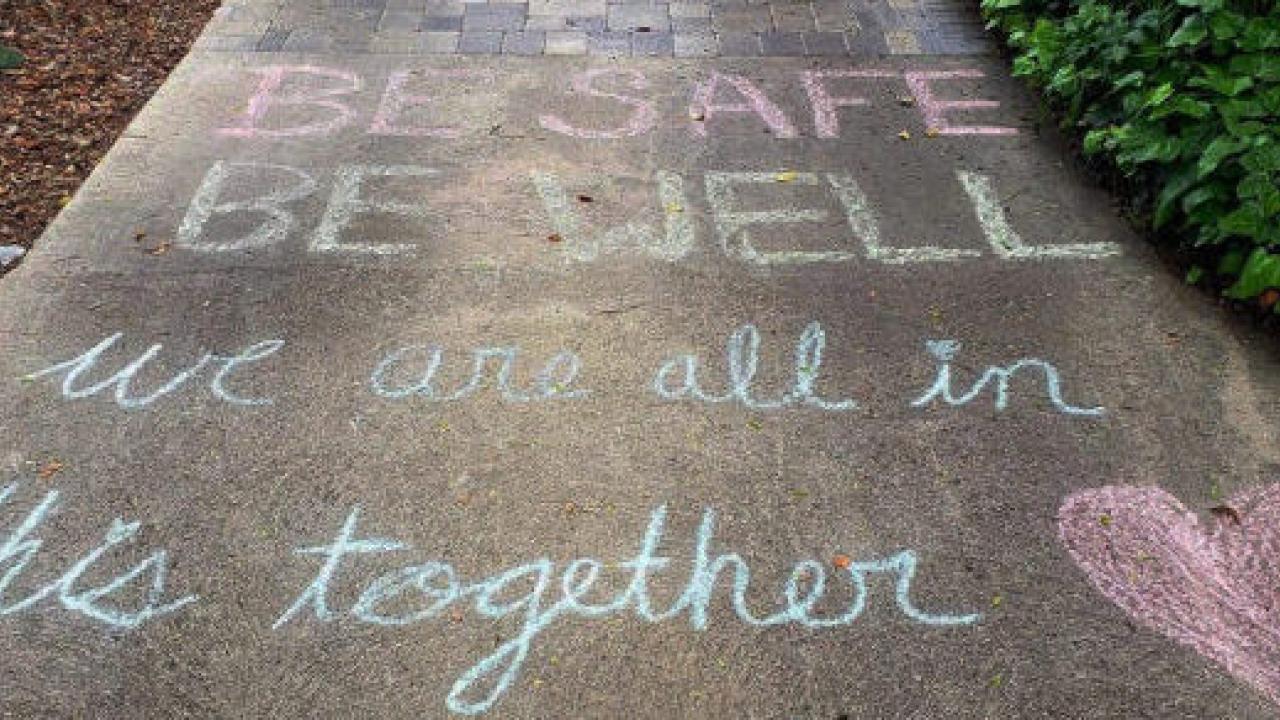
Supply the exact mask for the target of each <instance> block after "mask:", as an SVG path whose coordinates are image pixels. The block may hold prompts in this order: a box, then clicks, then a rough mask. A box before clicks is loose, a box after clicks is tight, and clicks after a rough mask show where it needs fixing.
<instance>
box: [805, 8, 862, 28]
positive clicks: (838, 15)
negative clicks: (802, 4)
mask: <svg viewBox="0 0 1280 720" xmlns="http://www.w3.org/2000/svg"><path fill="white" fill-rule="evenodd" d="M810 7H812V8H813V16H814V18H815V19H816V20H817V23H818V30H831V31H846V30H853V29H856V28H857V27H858V22H857V20H855V19H854V16H853V13H851V12H849V6H848V5H846V4H845V2H844V0H814V2H813V3H812V4H811V5H810Z"/></svg>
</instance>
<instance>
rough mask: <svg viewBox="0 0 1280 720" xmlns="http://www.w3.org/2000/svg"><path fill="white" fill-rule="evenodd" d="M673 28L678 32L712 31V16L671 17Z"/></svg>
mask: <svg viewBox="0 0 1280 720" xmlns="http://www.w3.org/2000/svg"><path fill="white" fill-rule="evenodd" d="M671 29H672V30H674V31H675V32H678V33H684V34H690V33H710V32H711V18H709V17H678V18H671Z"/></svg>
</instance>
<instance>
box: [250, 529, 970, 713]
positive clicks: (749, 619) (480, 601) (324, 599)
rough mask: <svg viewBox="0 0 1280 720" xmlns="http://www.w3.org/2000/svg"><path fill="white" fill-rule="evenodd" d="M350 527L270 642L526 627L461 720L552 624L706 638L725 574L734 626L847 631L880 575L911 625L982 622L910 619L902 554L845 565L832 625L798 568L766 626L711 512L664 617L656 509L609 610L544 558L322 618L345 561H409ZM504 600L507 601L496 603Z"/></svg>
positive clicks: (455, 691)
mask: <svg viewBox="0 0 1280 720" xmlns="http://www.w3.org/2000/svg"><path fill="white" fill-rule="evenodd" d="M359 516H360V508H359V507H356V508H353V509H352V510H351V512H350V513H349V514H348V515H347V519H346V521H345V522H344V523H343V525H342V528H341V529H340V530H339V531H338V535H337V537H336V538H334V540H333V542H331V543H330V544H328V545H321V546H315V547H304V548H299V549H297V550H296V551H295V552H296V553H297V554H299V555H315V556H319V557H320V558H322V563H321V566H320V569H319V571H318V572H317V573H316V575H315V576H314V578H313V579H312V581H311V582H310V583H309V584H308V585H307V587H306V588H305V589H304V590H303V591H302V592H301V593H300V594H299V595H298V596H297V597H296V599H295V600H294V601H293V602H292V603H291V604H290V605H289V607H288V608H287V609H286V610H285V611H284V612H283V613H281V615H280V616H279V618H277V619H276V621H275V624H274V625H273V626H272V627H273V629H276V630H279V629H280V628H282V627H284V626H285V625H287V624H288V623H289V622H291V621H293V620H294V619H295V618H298V617H299V616H301V615H303V614H309V616H310V617H312V618H313V619H314V620H316V621H318V622H333V621H336V620H339V619H350V620H354V621H357V622H362V623H369V624H373V625H383V626H405V625H410V624H413V623H418V622H422V621H425V620H430V619H432V618H434V617H437V616H439V615H440V613H441V612H443V611H444V610H445V609H446V608H448V607H449V606H450V605H453V604H455V603H459V602H467V603H470V605H471V608H472V610H473V611H474V612H475V613H476V614H477V615H479V616H480V617H484V618H490V619H494V620H499V619H502V618H505V617H507V616H511V615H515V616H518V617H521V618H522V620H523V627H522V628H521V630H520V632H519V633H518V634H517V635H516V636H515V637H513V638H511V639H509V640H506V641H505V642H503V643H501V644H500V645H498V646H497V647H495V648H494V650H493V652H492V653H490V654H489V655H487V656H485V657H484V658H483V659H481V660H480V661H479V662H477V663H476V664H475V665H472V666H471V667H470V668H468V669H467V670H466V671H465V672H464V673H463V674H462V675H461V676H459V677H458V679H457V680H456V681H455V682H454V684H453V687H452V689H451V690H450V691H449V694H448V697H447V699H446V706H447V707H448V708H449V710H451V711H453V712H455V713H460V714H465V715H474V714H479V713H483V712H486V711H487V710H489V709H490V708H492V707H493V705H494V704H495V703H496V702H497V701H498V700H499V699H501V697H502V696H503V694H504V693H506V692H507V690H508V689H509V688H510V686H511V684H512V683H513V682H514V681H515V680H516V678H517V677H518V676H519V674H520V670H521V669H522V667H523V665H524V663H525V661H526V659H527V658H528V656H529V653H530V651H531V648H532V645H533V643H534V640H535V639H536V638H537V637H538V635H539V634H541V633H542V632H543V631H544V630H546V629H547V628H548V627H549V626H550V625H551V624H552V623H553V622H554V621H555V620H556V619H558V618H561V617H569V616H575V615H576V616H577V617H579V618H583V619H589V618H606V617H609V616H614V615H620V614H623V613H627V612H628V611H630V612H632V613H634V615H635V616H636V617H638V618H640V619H641V620H643V621H645V622H648V623H659V622H665V621H668V620H672V619H675V618H677V617H678V616H680V615H681V614H682V613H687V615H688V619H689V626H690V628H692V629H693V630H695V631H702V630H705V629H706V628H707V627H708V626H709V624H710V621H711V616H710V613H709V609H710V605H711V601H712V596H713V594H714V593H715V590H716V586H717V583H718V582H719V580H720V577H721V574H722V573H724V572H726V571H727V572H728V573H729V577H730V588H731V596H732V604H733V611H734V614H735V616H736V617H737V619H738V620H739V621H740V622H742V623H744V624H746V625H749V626H752V627H772V626H779V625H796V626H799V627H802V628H806V629H810V630H821V629H831V628H839V627H844V626H847V625H849V624H851V623H853V622H854V621H855V620H857V619H858V618H859V617H860V616H861V615H862V614H863V612H864V611H865V610H866V607H867V596H868V594H869V593H868V586H867V582H868V578H870V577H871V576H875V575H882V574H883V575H889V576H891V577H892V578H893V582H894V601H895V603H896V605H897V608H898V610H899V612H901V613H902V615H903V616H904V617H905V618H906V619H907V620H909V621H911V622H914V623H919V624H922V625H929V626H940V627H945V626H964V625H972V624H974V623H976V622H978V621H979V620H980V619H981V617H982V616H981V615H979V614H976V613H973V614H961V615H951V614H942V613H933V612H928V611H925V610H922V609H920V608H918V607H916V605H915V603H914V602H913V601H912V600H911V588H912V582H913V581H914V579H915V575H916V570H917V567H918V565H919V559H918V557H917V555H916V554H915V553H914V552H912V551H910V550H903V551H899V552H897V553H895V554H893V555H890V556H888V557H885V558H881V559H876V560H868V561H860V562H850V563H848V564H847V565H845V566H843V567H842V568H840V573H841V575H844V574H847V577H848V583H849V585H850V587H851V590H852V597H851V599H850V601H849V604H848V605H847V607H845V608H844V610H843V612H840V613H839V614H834V615H830V616H821V615H818V614H817V613H816V611H815V608H816V607H817V605H818V604H819V602H821V601H822V600H823V598H824V597H825V596H826V595H827V591H828V587H827V570H826V567H825V566H824V565H823V564H822V563H820V562H818V561H816V560H802V561H800V562H797V563H796V564H795V566H794V568H793V569H792V572H791V575H790V577H789V578H788V580H787V582H786V584H785V586H784V587H783V590H782V598H783V599H784V601H785V607H783V608H782V609H780V610H778V611H776V612H773V613H771V614H765V615H759V614H757V613H756V612H755V611H753V610H752V609H751V607H750V603H749V602H748V598H747V595H748V589H749V587H750V584H751V568H750V566H749V565H748V563H747V561H746V560H745V559H743V558H742V557H741V556H740V555H737V554H735V553H725V554H713V552H712V548H711V544H712V539H713V537H714V534H715V522H716V513H715V511H714V510H711V509H707V510H705V511H704V512H703V515H702V522H701V524H700V525H699V526H698V530H697V535H696V538H695V543H694V551H693V557H692V559H691V562H690V572H689V576H688V581H687V584H686V585H685V588H684V591H683V592H682V593H681V594H680V596H679V597H678V598H677V599H676V600H675V601H674V602H673V603H672V604H671V605H670V606H669V607H666V608H663V609H660V610H659V609H655V608H654V602H653V600H652V599H651V598H650V596H649V585H650V583H651V582H652V580H653V578H654V576H656V575H657V574H658V573H660V572H661V571H663V570H664V569H665V568H667V566H668V565H670V564H671V558H668V557H661V556H659V555H658V554H657V553H658V547H659V544H660V543H661V542H662V536H663V532H664V526H665V523H666V516H667V510H666V507H665V506H659V507H657V508H655V509H654V510H653V511H652V513H651V514H650V517H649V525H648V528H647V529H646V531H645V536H644V540H643V542H642V543H641V547H640V551H639V552H638V553H637V554H636V556H635V557H634V558H633V559H631V560H627V561H624V562H621V563H618V565H617V566H618V567H619V568H621V569H622V570H623V571H624V572H626V573H629V574H630V580H629V581H628V582H627V583H626V587H625V589H623V590H621V591H620V592H618V594H617V595H616V596H615V597H613V598H612V599H611V600H608V601H607V602H603V603H601V602H593V601H591V600H589V599H588V596H590V595H595V596H599V594H600V591H599V590H598V589H597V588H596V587H595V586H596V582H597V581H598V580H599V579H600V575H601V573H602V571H603V570H604V569H605V567H606V565H605V563H604V562H602V561H600V560H597V559H595V558H591V557H581V558H577V559H575V560H572V561H570V562H569V563H567V564H565V565H564V567H563V569H562V570H560V572H559V583H558V588H557V587H556V585H557V584H556V583H555V575H556V570H557V567H556V564H555V563H554V562H553V561H552V560H551V559H550V558H547V557H542V558H538V559H536V560H533V561H531V562H529V563H526V564H524V565H520V566H517V567H514V568H511V569H510V570H506V571H503V572H501V573H498V574H496V575H493V576H491V577H489V578H485V579H483V580H480V581H477V582H474V583H469V582H466V581H464V580H463V579H461V578H460V577H459V574H458V572H457V571H456V570H455V569H454V568H453V567H452V566H451V565H449V564H447V563H443V562H438V561H432V562H427V563H423V564H417V565H412V566H408V567H405V568H402V569H400V570H396V571H394V572H392V573H390V574H387V575H383V576H381V577H379V578H377V579H375V580H373V581H372V582H370V583H368V584H367V585H365V586H364V589H363V591H362V592H361V594H360V596H359V599H357V600H356V601H355V603H354V604H353V605H352V606H351V607H350V609H348V610H346V611H341V610H338V609H335V608H333V607H332V606H331V602H330V600H329V594H330V589H331V586H332V585H333V583H334V582H335V579H336V578H337V576H338V570H339V568H340V566H342V565H343V563H344V562H345V561H348V560H349V557H348V556H355V555H371V554H378V553H387V552H393V551H402V550H408V549H410V546H409V545H408V544H407V543H404V542H401V541H399V540H394V539H388V538H359V537H357V536H356V527H357V523H358V520H359ZM521 587H527V588H528V590H527V591H526V592H525V593H524V594H523V595H520V596H518V597H516V596H514V595H515V593H514V591H513V588H521ZM557 590H558V592H559V598H558V599H556V600H555V601H554V602H551V596H552V594H554V593H556V592H557ZM593 591H594V592H593ZM406 596H407V597H408V599H410V600H417V599H418V598H420V602H421V605H419V606H417V608H416V609H414V610H412V611H407V612H402V613H401V614H395V615H392V614H388V611H386V610H383V609H381V608H382V606H385V605H390V604H391V603H392V601H396V600H404V599H405V598H406ZM503 597H506V598H509V599H508V600H506V601H503V600H500V599H499V598H503Z"/></svg>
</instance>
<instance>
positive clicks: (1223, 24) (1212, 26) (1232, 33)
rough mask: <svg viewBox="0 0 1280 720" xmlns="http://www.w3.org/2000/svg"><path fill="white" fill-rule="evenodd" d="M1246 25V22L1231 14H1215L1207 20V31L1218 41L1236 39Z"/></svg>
mask: <svg viewBox="0 0 1280 720" xmlns="http://www.w3.org/2000/svg"><path fill="white" fill-rule="evenodd" d="M1247 25H1248V21H1247V20H1245V19H1244V18H1243V17H1241V16H1240V15H1237V14H1236V13H1233V12H1215V13H1214V14H1213V16H1212V17H1210V18H1209V30H1210V31H1212V32H1213V36H1214V37H1215V38H1217V39H1219V40H1230V39H1232V38H1234V37H1236V36H1237V35H1239V34H1240V32H1241V31H1242V30H1244V28H1245V27H1246V26H1247Z"/></svg>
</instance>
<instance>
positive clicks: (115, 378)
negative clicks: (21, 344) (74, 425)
mask: <svg viewBox="0 0 1280 720" xmlns="http://www.w3.org/2000/svg"><path fill="white" fill-rule="evenodd" d="M123 335H124V333H116V334H115V335H112V336H111V337H109V338H107V339H105V340H103V341H102V342H100V343H98V344H97V345H94V346H93V347H92V348H90V349H88V350H86V351H85V352H84V354H82V355H81V356H80V357H77V358H72V359H71V360H67V361H66V362H61V363H58V364H57V365H52V366H50V367H47V368H45V369H44V370H40V371H38V372H34V373H31V374H30V375H27V376H26V377H25V378H23V379H25V380H35V379H37V378H42V377H45V376H46V375H57V374H58V373H66V374H65V375H64V376H63V378H62V396H63V397H64V398H67V399H68V400H78V399H80V398H86V397H92V396H94V395H97V394H98V393H100V392H102V391H103V390H106V389H107V388H110V387H112V386H115V400H116V404H117V405H119V406H120V407H122V408H126V409H130V410H132V409H136V408H141V407H146V406H147V405H149V404H151V403H152V402H154V401H155V400H157V399H159V398H160V397H163V396H164V395H167V394H169V393H171V392H173V391H174V390H176V389H178V388H179V387H181V386H182V384H183V383H185V382H186V381H187V380H189V379H190V378H191V376H192V375H195V374H196V373H198V372H200V370H201V369H202V368H204V366H205V365H206V364H208V362H209V361H210V360H211V359H212V358H213V356H212V355H210V354H208V353H206V354H205V355H203V356H202V357H201V358H200V360H199V361H197V362H196V364H195V365H192V366H191V367H189V368H187V369H185V370H183V371H181V372H179V373H178V374H177V375H174V376H173V378H171V379H170V380H169V382H167V383H165V384H164V385H161V386H160V387H159V388H157V389H156V390H155V391H154V392H152V393H151V394H150V395H143V396H141V397H131V396H130V394H129V384H130V383H131V382H132V381H133V377H134V376H135V375H137V374H138V372H139V371H140V370H142V368H144V367H146V364H147V363H148V362H150V361H151V360H152V359H153V358H154V357H155V356H156V355H157V354H158V353H159V352H160V348H161V346H160V345H158V344H157V345H152V346H151V347H150V348H149V349H148V350H147V351H146V352H145V353H143V354H142V355H140V356H139V357H138V358H137V359H136V360H134V361H133V362H131V363H129V364H128V365H125V366H124V367H123V368H121V369H120V370H118V371H117V372H116V374H114V375H112V376H111V377H109V378H107V379H106V380H103V381H102V382H99V383H96V384H93V385H89V386H86V387H82V388H79V389H77V388H76V383H77V381H78V380H80V376H81V375H84V374H85V373H87V372H89V371H90V370H92V369H93V368H94V366H95V365H97V363H98V360H99V359H100V358H101V357H102V354H103V353H104V352H106V351H107V350H109V349H110V348H111V346H113V345H115V344H116V341H117V340H119V339H120V338H121V336H123Z"/></svg>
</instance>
